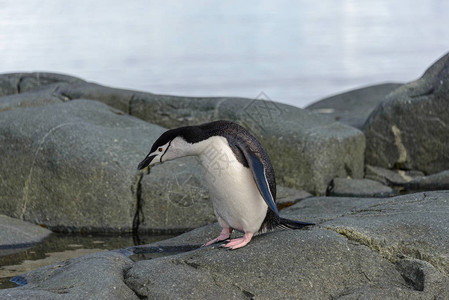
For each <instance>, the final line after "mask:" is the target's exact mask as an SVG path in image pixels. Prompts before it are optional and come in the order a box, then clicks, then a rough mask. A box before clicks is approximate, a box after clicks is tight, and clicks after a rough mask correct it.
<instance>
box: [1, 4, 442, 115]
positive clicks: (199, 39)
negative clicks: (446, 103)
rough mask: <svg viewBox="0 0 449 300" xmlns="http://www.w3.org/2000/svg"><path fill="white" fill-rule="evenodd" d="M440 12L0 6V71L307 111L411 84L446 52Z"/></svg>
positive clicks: (352, 7) (429, 8)
mask: <svg viewBox="0 0 449 300" xmlns="http://www.w3.org/2000/svg"><path fill="white" fill-rule="evenodd" d="M448 16H449V1H447V0H429V1H417V0H395V1H391V0H379V1H360V0H346V1H345V0H342V1H334V0H321V1H306V0H299V1H263V0H262V1H252V0H250V1H210V0H197V1H170V0H169V1H147V0H135V1H117V0H114V1H113V0H96V1H87V0H78V1H59V0H46V1H38V0H21V1H12V0H10V1H2V0H0V57H1V60H0V62H1V63H0V73H6V72H18V71H49V72H62V73H67V74H70V75H74V76H78V77H81V78H83V79H86V80H89V81H94V82H98V83H101V84H105V85H110V86H116V87H123V88H129V89H138V90H144V91H150V92H155V93H165V94H177V95H190V96H242V97H249V98H254V97H256V96H257V95H259V93H260V92H264V93H265V94H266V95H268V97H270V98H271V99H273V100H277V101H281V102H285V103H290V104H294V105H297V106H300V107H303V106H305V105H307V104H309V103H311V102H313V101H315V100H317V99H319V98H321V97H325V96H328V95H330V94H335V93H338V92H341V91H345V90H347V89H351V88H355V87H360V86H363V85H370V84H375V83H380V82H385V81H399V82H406V81H411V80H413V79H415V78H417V77H419V76H420V75H421V74H422V73H423V72H424V70H425V69H426V68H427V67H428V66H429V65H430V64H431V63H433V62H434V61H435V60H436V59H438V58H439V57H440V56H442V55H443V54H445V53H446V52H448V51H449V17H448Z"/></svg>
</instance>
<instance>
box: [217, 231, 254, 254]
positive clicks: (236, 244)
mask: <svg viewBox="0 0 449 300" xmlns="http://www.w3.org/2000/svg"><path fill="white" fill-rule="evenodd" d="M252 238H253V234H252V233H251V232H246V233H245V234H244V235H243V236H242V237H241V238H237V239H233V240H231V241H230V242H229V243H227V244H226V245H224V246H223V247H225V248H228V249H231V250H234V249H238V248H242V247H244V246H246V244H248V243H249V242H250V241H251V239H252Z"/></svg>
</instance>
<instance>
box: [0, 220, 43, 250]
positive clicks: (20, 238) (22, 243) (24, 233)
mask: <svg viewBox="0 0 449 300" xmlns="http://www.w3.org/2000/svg"><path fill="white" fill-rule="evenodd" d="M0 229H1V230H0V256H3V255H7V254H11V253H13V252H17V251H19V249H21V250H23V248H25V247H30V246H32V245H33V244H35V243H38V242H40V241H42V240H43V239H45V238H46V237H47V236H49V235H50V234H51V231H50V230H48V229H45V228H43V227H41V226H36V225H34V224H30V223H28V222H24V221H21V220H17V219H14V218H10V217H8V216H5V215H0Z"/></svg>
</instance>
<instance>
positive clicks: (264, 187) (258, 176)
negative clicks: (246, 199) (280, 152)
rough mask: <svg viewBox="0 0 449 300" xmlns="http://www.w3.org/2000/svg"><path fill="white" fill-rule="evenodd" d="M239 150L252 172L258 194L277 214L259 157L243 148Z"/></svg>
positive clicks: (277, 214)
mask: <svg viewBox="0 0 449 300" xmlns="http://www.w3.org/2000/svg"><path fill="white" fill-rule="evenodd" d="M241 150H242V152H243V154H244V156H245V158H246V160H247V162H248V165H249V168H250V170H251V172H252V173H253V178H254V181H255V182H256V185H257V188H258V189H259V192H260V194H261V195H262V197H263V199H264V200H265V202H266V203H267V205H268V207H269V208H270V209H271V210H272V211H273V212H274V213H275V214H276V216H279V211H278V208H277V206H276V203H275V202H274V199H273V195H272V194H271V190H270V186H269V185H268V181H267V176H266V174H265V168H264V166H263V164H262V162H261V161H260V159H259V157H257V155H256V154H254V152H252V151H249V150H245V149H241Z"/></svg>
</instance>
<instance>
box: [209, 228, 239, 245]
mask: <svg viewBox="0 0 449 300" xmlns="http://www.w3.org/2000/svg"><path fill="white" fill-rule="evenodd" d="M231 233H232V228H223V230H222V231H221V233H220V235H219V236H218V237H217V238H215V239H213V240H211V241H209V242H207V243H206V244H204V245H202V246H201V247H206V246H209V245H212V244H215V243H219V242H222V241H225V240H227V239H229V237H230V236H231Z"/></svg>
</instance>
